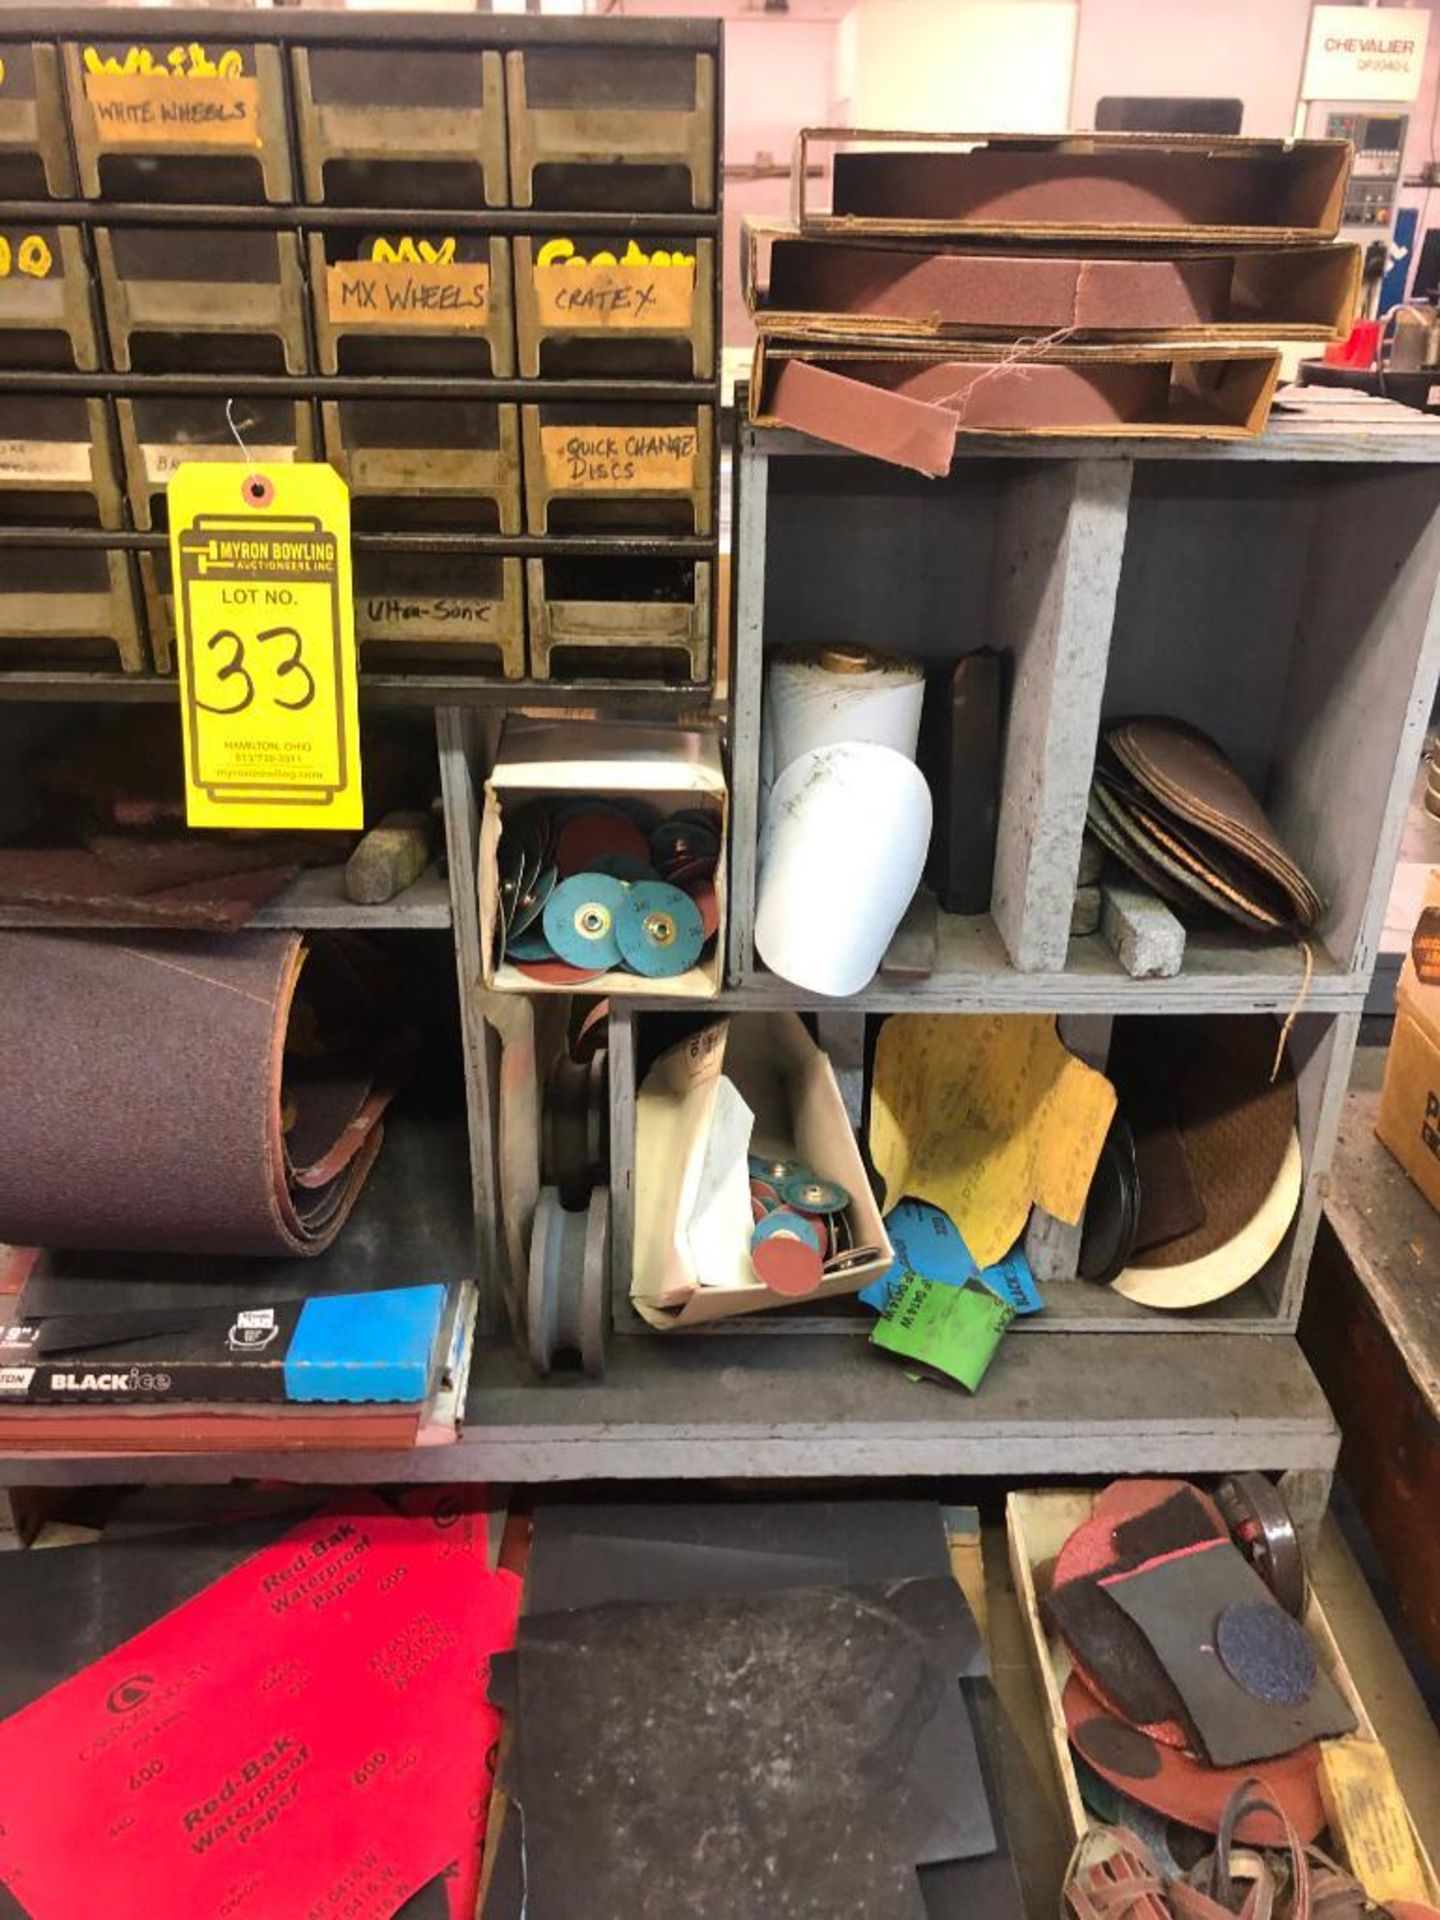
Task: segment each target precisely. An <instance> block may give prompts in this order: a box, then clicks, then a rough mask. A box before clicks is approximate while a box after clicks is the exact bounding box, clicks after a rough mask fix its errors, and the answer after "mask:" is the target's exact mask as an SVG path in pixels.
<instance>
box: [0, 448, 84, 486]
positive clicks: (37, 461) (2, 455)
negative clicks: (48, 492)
mask: <svg viewBox="0 0 1440 1920" xmlns="http://www.w3.org/2000/svg"><path fill="white" fill-rule="evenodd" d="M0 480H43V481H46V482H49V483H51V484H54V483H56V482H58V483H60V484H62V485H72V484H73V485H75V486H80V487H88V486H89V485H90V482H91V472H90V449H89V447H87V446H86V445H85V443H84V442H83V441H81V440H0Z"/></svg>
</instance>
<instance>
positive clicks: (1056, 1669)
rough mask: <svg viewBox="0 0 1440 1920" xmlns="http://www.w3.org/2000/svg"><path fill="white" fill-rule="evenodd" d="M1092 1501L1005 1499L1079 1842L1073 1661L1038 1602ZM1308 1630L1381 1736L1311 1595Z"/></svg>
mask: <svg viewBox="0 0 1440 1920" xmlns="http://www.w3.org/2000/svg"><path fill="white" fill-rule="evenodd" d="M1095 1499H1096V1495H1095V1494H1094V1493H1093V1492H1090V1491H1087V1490H1086V1489H1084V1488H1063V1489H1061V1488H1052V1489H1040V1490H1038V1491H1036V1492H1032V1493H1012V1494H1011V1495H1009V1497H1008V1498H1007V1500H1006V1502H1005V1531H1006V1536H1007V1539H1008V1542H1009V1550H1010V1571H1011V1575H1012V1578H1013V1580H1014V1584H1015V1596H1016V1599H1017V1600H1018V1601H1019V1604H1020V1612H1021V1618H1022V1620H1023V1621H1024V1624H1025V1629H1026V1644H1027V1647H1028V1650H1029V1653H1030V1658H1031V1660H1032V1662H1033V1664H1034V1668H1035V1674H1036V1678H1037V1680H1038V1682H1039V1687H1040V1693H1041V1696H1042V1699H1043V1703H1044V1711H1045V1719H1046V1734H1047V1737H1048V1743H1049V1747H1050V1753H1051V1758H1052V1760H1053V1762H1054V1767H1055V1780H1056V1784H1057V1786H1058V1787H1059V1790H1060V1798H1061V1801H1062V1802H1063V1804H1064V1809H1065V1818H1066V1821H1067V1823H1068V1825H1069V1828H1070V1832H1071V1834H1072V1836H1073V1837H1074V1838H1075V1839H1076V1840H1079V1839H1081V1838H1082V1837H1083V1836H1084V1835H1085V1834H1086V1833H1087V1832H1088V1831H1089V1829H1090V1827H1091V1825H1092V1820H1091V1816H1090V1814H1089V1812H1088V1810H1087V1809H1086V1806H1085V1803H1084V1801H1083V1799H1082V1798H1081V1794H1080V1783H1079V1780H1078V1778H1077V1777H1076V1773H1075V1766H1074V1762H1073V1759H1072V1757H1071V1751H1070V1740H1069V1736H1068V1734H1067V1732H1066V1729H1065V1709H1064V1707H1063V1705H1062V1704H1061V1696H1062V1694H1063V1692H1064V1687H1065V1682H1066V1680H1067V1679H1068V1677H1069V1674H1070V1658H1069V1654H1068V1653H1067V1651H1066V1648H1065V1645H1064V1643H1063V1641H1061V1640H1060V1639H1059V1638H1058V1636H1056V1635H1054V1634H1052V1633H1050V1632H1049V1630H1048V1629H1047V1627H1046V1625H1045V1622H1044V1620H1043V1619H1042V1618H1041V1615H1040V1602H1041V1600H1042V1599H1043V1597H1044V1592H1045V1586H1046V1582H1047V1580H1048V1578H1049V1572H1050V1568H1051V1566H1052V1565H1053V1563H1054V1559H1055V1556H1056V1554H1057V1553H1058V1552H1059V1551H1060V1549H1061V1547H1062V1546H1063V1545H1064V1544H1065V1542H1066V1540H1068V1539H1069V1537H1070V1535H1071V1534H1072V1533H1073V1532H1074V1531H1075V1529H1076V1528H1077V1527H1079V1526H1083V1524H1084V1523H1085V1522H1086V1521H1087V1520H1089V1519H1090V1518H1091V1517H1092V1515H1093V1513H1094V1509H1095ZM1305 1627H1306V1631H1307V1632H1308V1633H1309V1635H1310V1638H1311V1640H1312V1641H1313V1642H1314V1645H1315V1650H1316V1652H1317V1654H1318V1655H1319V1661H1320V1667H1321V1669H1322V1671H1323V1672H1325V1673H1327V1674H1329V1676H1330V1678H1331V1680H1333V1681H1334V1683H1335V1685H1336V1687H1337V1688H1338V1690H1339V1692H1340V1693H1341V1695H1342V1696H1343V1698H1344V1700H1345V1703H1346V1705H1347V1706H1348V1707H1349V1708H1350V1711H1351V1712H1352V1713H1353V1714H1354V1716H1355V1719H1356V1721H1357V1723H1358V1724H1357V1729H1356V1730H1357V1732H1358V1733H1359V1735H1360V1736H1361V1737H1362V1738H1363V1739H1367V1740H1375V1739H1377V1738H1378V1736H1377V1734H1376V1732H1375V1724H1374V1722H1373V1721H1372V1720H1371V1718H1370V1715H1369V1713H1368V1711H1367V1710H1366V1706H1365V1700H1364V1697H1363V1696H1362V1694H1361V1693H1360V1691H1359V1689H1358V1688H1357V1687H1356V1685H1355V1682H1354V1680H1353V1679H1352V1677H1351V1674H1350V1670H1349V1668H1348V1667H1347V1666H1346V1664H1345V1656H1344V1655H1343V1654H1342V1653H1341V1651H1340V1647H1339V1645H1338V1643H1337V1641H1336V1639H1335V1635H1334V1634H1333V1632H1332V1631H1331V1628H1330V1623H1329V1621H1328V1620H1327V1619H1326V1617H1325V1610H1324V1608H1323V1607H1322V1606H1321V1604H1320V1602H1319V1600H1318V1599H1317V1598H1316V1597H1315V1595H1314V1594H1313V1593H1312V1594H1311V1596H1310V1604H1309V1608H1308V1610H1307V1612H1306V1615H1305ZM1257 1771H1258V1772H1262V1773H1263V1771H1264V1769H1263V1767H1259V1768H1257ZM1407 1812H1408V1810H1407ZM1093 1824H1099V1823H1098V1822H1096V1823H1093ZM1410 1829H1411V1835H1412V1838H1413V1839H1414V1842H1415V1846H1416V1849H1417V1851H1418V1853H1419V1856H1420V1860H1421V1862H1422V1864H1423V1867H1424V1870H1425V1874H1426V1876H1427V1879H1428V1880H1429V1882H1430V1888H1429V1892H1430V1898H1431V1899H1432V1900H1433V1899H1434V1898H1436V1896H1437V1883H1436V1880H1435V1875H1434V1869H1433V1867H1432V1866H1431V1864H1430V1861H1429V1859H1428V1857H1427V1855H1426V1852H1425V1848H1424V1846H1423V1844H1422V1843H1421V1840H1420V1836H1419V1834H1418V1833H1417V1832H1416V1831H1415V1826H1414V1821H1413V1819H1411V1822H1410Z"/></svg>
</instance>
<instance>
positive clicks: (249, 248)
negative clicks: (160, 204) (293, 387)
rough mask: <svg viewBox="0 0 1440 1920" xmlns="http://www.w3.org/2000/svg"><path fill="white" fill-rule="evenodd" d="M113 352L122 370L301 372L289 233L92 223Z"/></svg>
mask: <svg viewBox="0 0 1440 1920" xmlns="http://www.w3.org/2000/svg"><path fill="white" fill-rule="evenodd" d="M95 254H96V260H97V262H98V265H99V269H100V288H101V293H102V297H103V301H104V307H105V319H106V325H107V329H108V332H109V336H110V351H111V353H112V355H113V356H114V360H115V365H116V367H117V368H119V370H120V371H121V372H122V373H129V372H130V371H131V370H132V369H134V370H135V371H137V372H142V373H209V372H213V373H291V374H295V373H308V372H309V370H310V355H309V344H308V339H307V330H306V325H305V307H306V299H305V281H304V277H303V275H302V273H301V271H300V242H299V239H298V238H297V236H296V235H295V234H293V233H278V232H276V231H274V230H273V229H270V228H264V227H255V228H249V229H246V228H240V227H97V228H96V229H95Z"/></svg>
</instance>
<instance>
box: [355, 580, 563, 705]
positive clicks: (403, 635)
mask: <svg viewBox="0 0 1440 1920" xmlns="http://www.w3.org/2000/svg"><path fill="white" fill-rule="evenodd" d="M355 637H356V639H357V640H358V641H359V642H360V647H361V662H362V665H364V666H366V667H368V668H371V669H378V670H380V671H382V672H383V671H385V670H386V669H387V668H389V669H392V670H397V671H400V672H404V671H406V670H413V669H415V668H418V667H419V666H421V665H422V664H430V663H433V664H435V665H436V666H437V667H440V668H442V669H443V670H445V671H447V672H448V671H451V670H453V669H454V668H456V667H457V666H459V667H462V668H464V667H470V666H473V667H474V668H475V670H476V672H477V673H489V674H493V673H494V672H495V670H496V669H497V668H498V669H499V671H500V672H501V673H502V674H503V675H504V676H505V678H506V679H507V680H520V679H523V677H524V674H525V588H524V582H523V569H522V563H521V562H520V561H519V560H505V559H500V558H497V557H495V556H493V555H490V554H477V553H465V554H434V553H407V552H405V551H404V550H402V549H394V550H391V551H388V552H387V551H385V550H383V549H380V550H377V549H375V548H363V547H362V548H361V549H360V550H359V552H357V553H356V555H355Z"/></svg>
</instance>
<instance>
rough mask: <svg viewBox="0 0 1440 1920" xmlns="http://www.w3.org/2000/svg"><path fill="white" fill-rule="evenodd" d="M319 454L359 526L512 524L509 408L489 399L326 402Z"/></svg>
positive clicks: (515, 428) (516, 479) (515, 485)
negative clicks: (342, 483)
mask: <svg viewBox="0 0 1440 1920" xmlns="http://www.w3.org/2000/svg"><path fill="white" fill-rule="evenodd" d="M321 413H322V416H323V419H324V424H325V456H326V458H327V459H328V460H329V461H330V463H331V465H332V466H333V467H335V468H336V469H337V471H338V472H339V473H340V474H341V475H342V476H343V477H344V479H345V480H346V482H347V483H348V485H349V488H350V496H351V514H352V518H353V521H354V524H355V526H356V527H357V528H361V529H364V530H366V531H378V532H394V531H407V532H408V531H412V530H415V529H423V528H432V529H442V528H452V529H456V530H460V529H463V530H464V531H466V532H469V533H519V531H520V425H519V420H518V417H517V409H516V408H514V407H513V406H497V405H496V404H495V402H494V401H489V400H326V401H323V402H322V403H321Z"/></svg>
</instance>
